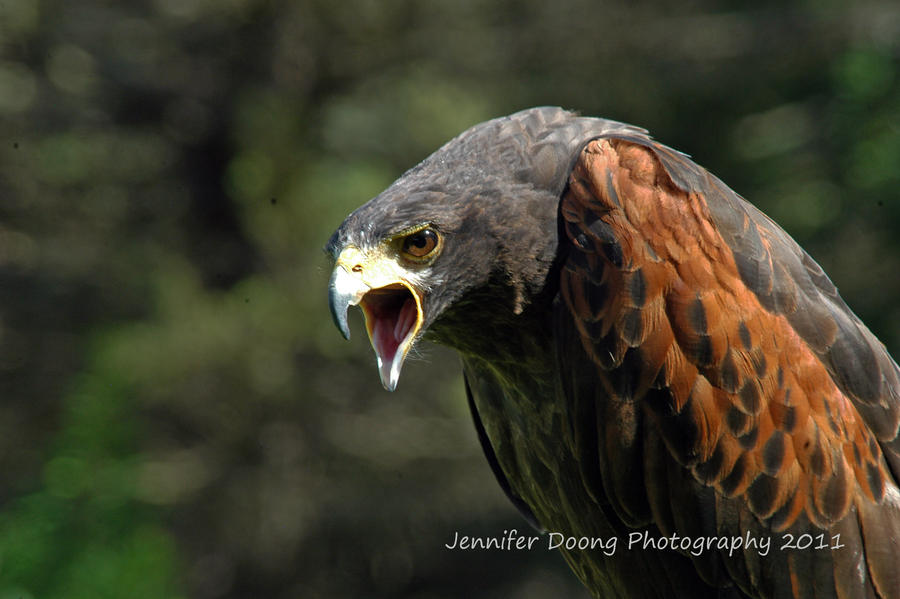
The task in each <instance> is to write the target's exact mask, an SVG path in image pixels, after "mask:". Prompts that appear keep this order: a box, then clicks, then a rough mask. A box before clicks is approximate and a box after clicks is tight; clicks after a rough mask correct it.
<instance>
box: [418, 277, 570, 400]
mask: <svg viewBox="0 0 900 599" xmlns="http://www.w3.org/2000/svg"><path fill="white" fill-rule="evenodd" d="M552 295H553V293H552V292H551V291H550V290H548V291H547V292H546V293H540V294H538V295H537V296H536V297H535V298H534V299H533V301H532V302H531V303H530V304H529V305H527V306H525V307H524V309H523V310H522V312H521V313H520V314H516V313H515V309H514V307H513V306H514V298H513V296H512V293H511V292H509V293H507V292H505V290H502V289H498V288H496V287H490V286H487V287H485V288H483V289H481V290H477V291H475V292H473V293H470V294H468V296H467V297H466V298H464V299H463V300H461V301H459V302H457V303H456V304H455V305H454V306H453V307H452V308H451V309H449V310H447V311H446V312H445V313H444V314H443V315H442V316H441V317H440V318H439V319H438V321H436V322H435V323H434V324H433V325H432V326H431V327H430V330H429V333H428V335H427V336H428V338H429V339H430V340H432V341H434V342H436V343H439V344H441V345H446V346H448V347H451V348H453V349H455V350H457V351H458V352H459V353H460V354H462V356H463V358H464V359H465V360H467V361H470V360H475V361H478V362H482V363H484V364H485V365H486V366H490V368H491V369H492V370H494V371H495V372H497V373H498V374H500V375H501V376H503V378H505V379H508V380H510V382H514V384H515V386H526V387H527V386H528V385H533V384H537V383H538V382H540V381H544V380H548V379H547V378H546V377H545V376H544V375H546V374H547V373H548V372H549V371H550V369H551V367H552V365H553V361H554V349H553V333H552V327H551V325H552Z"/></svg>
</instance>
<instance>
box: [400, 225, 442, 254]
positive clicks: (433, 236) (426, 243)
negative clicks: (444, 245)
mask: <svg viewBox="0 0 900 599" xmlns="http://www.w3.org/2000/svg"><path fill="white" fill-rule="evenodd" d="M440 245H441V237H440V235H438V232H437V231H435V230H434V229H432V228H430V227H426V228H424V229H420V230H418V231H416V232H415V233H410V234H409V235H407V236H406V237H404V238H403V241H402V243H401V245H400V251H402V252H403V255H404V256H405V257H407V258H409V259H410V260H413V261H416V262H420V261H422V260H425V259H427V258H429V257H430V256H431V255H432V254H434V253H435V252H437V250H438V248H439V247H440Z"/></svg>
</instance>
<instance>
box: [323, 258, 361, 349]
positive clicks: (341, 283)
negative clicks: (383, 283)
mask: <svg viewBox="0 0 900 599" xmlns="http://www.w3.org/2000/svg"><path fill="white" fill-rule="evenodd" d="M369 289H370V287H369V286H368V285H366V284H365V283H363V281H362V279H361V278H359V277H356V276H354V275H353V274H351V273H350V272H349V271H347V269H346V268H344V267H343V266H340V265H338V266H336V267H335V269H334V272H333V273H331V281H330V282H329V283H328V304H329V305H330V306H331V319H332V320H333V321H334V324H335V326H336V327H337V328H338V330H339V331H340V332H341V335H343V336H344V339H350V327H349V326H348V325H347V309H348V308H349V307H350V306H355V305H357V304H358V303H359V300H361V299H362V298H363V296H364V295H365V294H366V292H367V291H369Z"/></svg>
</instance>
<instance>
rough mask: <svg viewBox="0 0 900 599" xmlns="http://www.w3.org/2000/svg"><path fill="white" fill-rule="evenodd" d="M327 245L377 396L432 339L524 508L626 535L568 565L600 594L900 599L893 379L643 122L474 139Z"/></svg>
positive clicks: (471, 135) (576, 531) (821, 276)
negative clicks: (459, 376) (376, 381)
mask: <svg viewBox="0 0 900 599" xmlns="http://www.w3.org/2000/svg"><path fill="white" fill-rule="evenodd" d="M326 251H327V252H329V253H330V254H331V256H332V257H333V258H334V260H335V262H336V264H335V268H334V271H333V274H332V277H331V281H330V289H329V293H330V303H331V310H332V314H333V316H334V319H335V322H336V324H337V326H338V328H339V329H340V330H341V332H342V333H343V334H344V336H345V337H348V336H349V331H348V325H347V309H348V306H351V305H357V304H358V305H359V306H360V307H361V308H362V311H363V313H364V315H365V320H366V327H367V329H368V333H369V338H370V340H371V343H372V346H373V348H374V350H375V353H376V356H377V361H378V368H379V371H380V375H381V381H382V384H383V385H384V386H385V388H387V389H389V390H393V389H394V388H395V387H396V385H397V381H398V378H399V376H400V370H401V366H402V365H403V361H404V358H405V357H406V356H407V354H408V353H409V351H410V348H411V347H412V346H413V345H414V344H415V343H417V342H418V341H419V340H420V339H422V338H428V339H432V340H434V341H436V342H438V343H441V344H445V345H447V346H450V347H452V348H455V349H456V350H457V351H458V353H459V354H460V356H461V358H462V364H463V371H464V374H465V382H466V392H467V394H468V402H469V406H470V408H471V412H472V416H473V418H474V423H475V428H476V430H477V433H478V436H479V438H480V441H481V443H482V446H483V449H484V452H485V454H486V456H487V459H488V461H489V462H490V464H491V466H492V469H493V471H494V474H495V475H496V477H497V479H498V481H499V483H500V485H501V486H502V488H503V489H504V491H505V492H506V494H507V495H508V496H509V498H510V500H511V501H512V502H513V503H514V504H515V505H516V507H518V509H519V510H520V511H521V512H522V513H523V514H524V515H525V517H526V518H527V519H528V520H529V521H531V522H532V523H534V524H535V525H536V526H538V527H540V528H541V529H543V530H545V531H551V532H557V533H558V534H561V535H565V537H566V538H569V537H572V538H578V539H581V538H586V539H596V538H601V539H609V538H612V537H615V538H616V539H618V540H619V545H618V547H617V550H616V551H615V552H610V551H603V550H601V548H598V547H595V548H593V549H591V548H584V549H582V548H579V546H572V547H568V546H563V547H561V548H560V550H561V551H562V552H563V555H564V557H565V559H566V560H567V561H568V563H569V565H570V566H571V568H572V569H573V570H574V572H575V573H576V574H577V575H578V576H579V577H580V579H581V580H582V581H583V583H584V584H585V585H586V586H587V587H588V588H589V589H590V590H591V592H592V593H593V594H594V595H595V596H597V597H640V598H643V597H660V598H663V597H753V598H788V597H792V598H793V597H796V598H801V597H803V598H806V597H810V598H812V597H816V598H826V597H828V598H830V597H836V598H841V599H845V598H856V597H859V598H864V597H880V598H885V599H886V598H894V599H897V598H900V490H898V481H900V437H898V423H900V370H898V367H897V364H896V363H895V362H894V360H893V359H892V358H891V356H890V355H889V354H888V352H887V351H886V349H885V348H884V346H883V345H882V344H881V343H880V342H879V341H878V340H877V339H876V338H875V336H874V335H873V334H872V333H871V332H870V331H869V330H868V328H866V326H865V325H864V324H863V323H862V322H861V321H860V320H859V319H858V318H857V317H856V316H855V315H854V314H853V312H852V311H851V310H850V309H849V308H848V307H847V305H846V304H845V303H844V301H843V300H842V299H841V297H840V296H839V295H838V292H837V289H836V288H835V286H834V285H833V284H832V283H831V281H830V280H829V278H828V277H827V276H826V274H825V273H824V272H823V271H822V269H821V268H820V267H819V266H818V264H816V262H814V261H813V259H812V258H810V256H809V255H808V254H807V253H806V252H804V250H803V249H801V248H800V246H799V245H798V244H797V243H796V242H795V241H794V240H793V239H791V237H790V236H788V234H787V233H785V232H784V231H783V230H782V229H781V228H780V227H779V226H778V225H777V224H775V223H774V222H773V221H772V220H770V219H769V218H768V217H766V216H765V215H764V214H763V213H762V212H760V211H759V210H757V209H756V208H754V207H753V206H752V205H751V204H749V203H748V202H746V201H745V200H744V199H742V198H741V197H740V196H738V195H737V194H736V193H735V192H733V191H732V190H731V189H729V188H728V187H727V186H725V184H724V183H722V182H721V181H720V180H719V179H717V178H716V177H714V176H713V175H711V174H710V173H709V172H707V171H706V170H704V169H703V168H701V167H700V166H698V165H696V164H695V163H694V162H692V161H691V160H690V159H689V158H688V157H687V156H685V155H684V154H681V153H679V152H677V151H675V150H672V149H670V148H668V147H666V146H664V145H662V144H660V143H657V142H655V141H654V140H653V139H651V138H650V136H649V135H648V134H647V132H646V131H644V130H643V129H640V128H637V127H634V126H631V125H627V124H623V123H618V122H614V121H609V120H604V119H599V118H585V117H581V116H578V115H576V114H573V113H571V112H567V111H565V110H562V109H559V108H546V107H545V108H534V109H530V110H525V111H522V112H518V113H516V114H513V115H510V116H508V117H503V118H499V119H495V120H491V121H488V122H485V123H482V124H480V125H477V126H475V127H473V128H471V129H469V130H467V131H465V132H464V133H462V134H461V135H459V136H458V137H456V138H455V139H453V140H451V141H450V142H448V143H447V144H446V145H444V146H443V147H441V148H440V149H439V150H437V151H436V152H435V153H434V154H432V155H431V156H429V157H428V158H426V159H425V160H424V161H423V162H422V163H421V164H419V165H418V166H416V167H414V168H412V169H411V170H409V171H408V172H406V173H405V174H404V175H403V176H402V177H400V179H398V180H397V181H396V182H395V183H393V184H392V185H391V186H390V187H389V188H388V189H386V190H385V191H384V192H382V193H381V194H380V195H378V196H377V197H375V198H374V199H372V200H370V201H369V202H368V203H366V204H364V205H363V206H362V207H360V208H359V209H357V210H356V211H355V212H353V213H352V214H351V215H350V216H348V217H347V219H346V220H345V221H344V222H343V224H341V225H340V227H339V228H338V230H337V231H336V232H335V233H334V235H333V236H332V237H331V239H330V241H329V242H328V245H327V248H326ZM633 533H638V534H639V535H643V536H641V537H640V538H642V539H649V540H650V541H651V544H650V545H649V546H645V545H637V546H632V547H630V548H629V547H626V541H627V540H629V539H631V538H632V537H631V536H630V535H632V534H633ZM664 538H665V539H666V541H665V542H662V540H663V539H664ZM738 538H740V539H742V541H741V542H739V543H734V542H733V541H734V540H735V539H738ZM685 539H686V540H687V541H685ZM723 539H731V542H728V543H723V542H722V540H723ZM767 539H768V542H769V545H768V547H767V548H766V545H765V542H766V540H767ZM657 541H658V542H660V543H658V544H656V545H654V544H653V543H654V542H657ZM698 543H699V545H698ZM654 547H655V548H654ZM661 547H662V548H661ZM673 547H674V550H672V549H673ZM608 553H613V554H612V555H608Z"/></svg>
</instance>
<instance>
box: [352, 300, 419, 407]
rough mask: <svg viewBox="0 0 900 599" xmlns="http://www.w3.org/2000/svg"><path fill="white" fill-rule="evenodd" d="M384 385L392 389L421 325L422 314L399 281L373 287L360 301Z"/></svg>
mask: <svg viewBox="0 0 900 599" xmlns="http://www.w3.org/2000/svg"><path fill="white" fill-rule="evenodd" d="M359 306H360V308H362V310H363V314H365V317H366V329H367V330H368V332H369V339H370V340H371V342H372V347H373V348H374V349H375V355H376V357H377V359H378V370H379V372H380V374H381V381H382V383H383V384H384V386H385V387H387V388H388V389H390V390H393V389H394V388H395V387H396V385H397V380H398V379H399V378H400V367H401V366H402V365H403V359H404V358H405V357H406V353H407V352H408V351H409V347H410V345H411V343H412V340H413V338H414V337H415V335H416V332H417V331H418V328H419V326H420V324H421V313H420V309H419V306H418V303H417V302H416V299H415V297H414V296H413V293H412V291H410V290H409V288H408V287H406V286H405V285H402V284H400V283H395V284H393V285H388V286H387V287H381V288H378V289H373V290H371V291H369V292H368V293H366V294H365V295H364V296H363V298H362V301H360V303H359Z"/></svg>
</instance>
